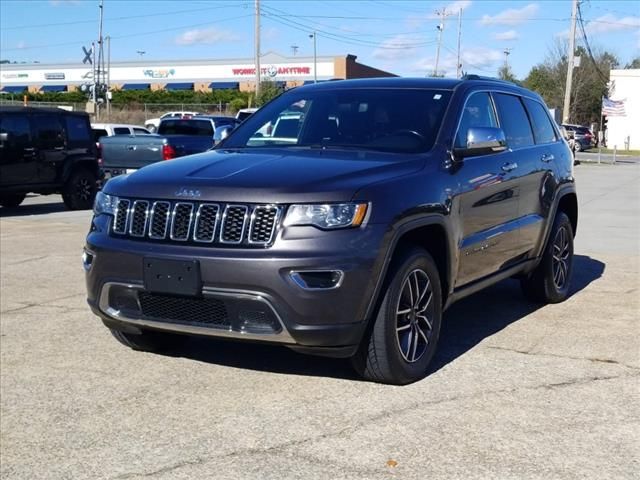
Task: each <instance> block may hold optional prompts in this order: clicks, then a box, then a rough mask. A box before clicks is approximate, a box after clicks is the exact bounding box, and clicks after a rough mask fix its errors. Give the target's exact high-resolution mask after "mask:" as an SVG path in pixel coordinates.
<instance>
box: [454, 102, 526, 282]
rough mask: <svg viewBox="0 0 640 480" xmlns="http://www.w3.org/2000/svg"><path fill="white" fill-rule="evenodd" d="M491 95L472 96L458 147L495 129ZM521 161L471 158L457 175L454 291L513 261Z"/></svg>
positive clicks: (505, 155)
mask: <svg viewBox="0 0 640 480" xmlns="http://www.w3.org/2000/svg"><path fill="white" fill-rule="evenodd" d="M497 126H498V119H497V115H496V112H495V108H494V104H493V101H492V99H491V96H490V94H489V93H488V92H475V93H472V94H471V96H470V97H468V98H467V101H466V103H465V105H464V107H463V111H462V112H461V116H460V117H459V127H458V131H457V133H456V137H455V146H456V147H465V146H466V138H467V131H468V129H469V128H472V127H497ZM516 170H517V160H516V158H515V155H514V153H513V152H510V151H505V152H499V153H494V154H489V155H481V156H476V157H467V158H465V159H464V161H463V162H461V165H460V167H459V168H458V170H457V171H456V172H455V175H456V176H457V179H458V195H456V200H455V202H456V203H457V205H456V204H454V205H453V208H456V209H457V210H458V211H459V214H460V215H459V218H460V219H461V224H460V226H459V228H460V230H461V232H460V233H461V238H460V244H459V250H460V260H459V264H458V276H457V280H456V286H458V287H459V286H462V285H464V284H467V283H470V282H472V281H474V280H478V279H480V278H482V277H485V276H487V275H490V274H492V273H494V272H496V271H498V270H500V269H501V268H503V267H505V266H506V265H508V264H509V262H510V261H512V260H513V259H514V257H515V255H516V254H515V253H514V251H515V249H516V245H517V241H518V225H517V216H518V178H517V172H516Z"/></svg>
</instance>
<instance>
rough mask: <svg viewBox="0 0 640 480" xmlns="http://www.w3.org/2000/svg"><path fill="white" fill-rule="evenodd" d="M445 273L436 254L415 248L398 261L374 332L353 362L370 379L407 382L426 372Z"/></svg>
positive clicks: (437, 328)
mask: <svg viewBox="0 0 640 480" xmlns="http://www.w3.org/2000/svg"><path fill="white" fill-rule="evenodd" d="M441 299H442V292H441V289H440V277H439V275H438V270H437V268H436V266H435V262H434V261H433V258H431V255H429V253H428V252H426V251H425V250H423V249H419V248H414V249H411V250H409V252H407V254H405V255H404V256H403V257H402V258H400V259H399V260H398V261H396V262H394V264H393V265H392V267H391V269H390V271H389V277H388V281H387V282H386V291H385V292H384V297H383V300H382V303H381V304H380V307H379V309H378V312H377V315H376V318H375V321H374V324H373V326H372V329H371V331H370V332H369V333H368V334H367V335H366V336H365V337H364V338H363V340H362V344H361V346H360V349H359V351H358V353H357V354H356V355H355V356H354V357H353V359H352V364H353V366H354V368H355V369H356V371H358V373H359V374H360V375H362V376H363V377H364V378H366V379H368V380H372V381H375V382H380V383H389V384H396V385H403V384H407V383H411V382H415V381H416V380H419V379H421V378H423V377H425V376H426V374H427V371H428V370H427V369H428V366H429V363H430V362H431V359H432V358H433V355H434V353H435V351H436V344H437V342H438V337H439V335H440V324H441V319H442V305H441V301H442V300H441Z"/></svg>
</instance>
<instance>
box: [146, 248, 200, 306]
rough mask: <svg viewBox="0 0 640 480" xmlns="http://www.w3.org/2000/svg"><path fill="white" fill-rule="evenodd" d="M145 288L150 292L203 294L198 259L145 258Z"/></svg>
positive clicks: (193, 295)
mask: <svg viewBox="0 0 640 480" xmlns="http://www.w3.org/2000/svg"><path fill="white" fill-rule="evenodd" d="M143 262H144V263H143V272H144V288H145V289H146V290H147V291H149V292H154V293H168V294H171V295H183V296H190V297H195V296H199V295H201V294H202V277H201V276H200V262H198V261H197V260H169V259H165V258H152V257H145V258H144V259H143Z"/></svg>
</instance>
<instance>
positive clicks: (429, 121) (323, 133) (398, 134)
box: [222, 88, 451, 153]
mask: <svg viewBox="0 0 640 480" xmlns="http://www.w3.org/2000/svg"><path fill="white" fill-rule="evenodd" d="M450 97H451V92H450V91H447V90H426V89H389V88H384V89H383V88H352V89H335V90H306V91H305V90H301V91H300V90H298V91H296V90H292V91H290V92H289V93H286V94H284V95H281V96H280V97H278V98H277V99H276V100H274V101H273V102H271V103H269V104H267V105H266V106H264V107H263V108H261V109H260V110H258V111H257V112H256V113H254V114H253V115H252V116H251V117H249V118H248V119H247V120H245V121H244V123H242V124H241V125H240V126H239V127H238V128H237V130H236V131H235V132H234V133H233V134H232V135H231V136H229V137H228V138H227V140H225V142H224V143H223V146H222V148H259V147H273V146H278V147H316V148H358V149H364V150H380V151H388V152H398V153H401V152H424V151H426V150H429V149H430V148H431V147H432V146H433V143H434V142H435V138H436V135H437V133H438V130H439V128H440V123H441V121H442V117H443V115H444V112H445V109H446V107H447V104H448V103H449V98H450Z"/></svg>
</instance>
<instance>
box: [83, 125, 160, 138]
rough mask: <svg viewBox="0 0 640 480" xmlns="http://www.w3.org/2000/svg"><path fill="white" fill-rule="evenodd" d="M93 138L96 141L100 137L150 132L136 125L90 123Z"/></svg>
mask: <svg viewBox="0 0 640 480" xmlns="http://www.w3.org/2000/svg"><path fill="white" fill-rule="evenodd" d="M91 130H92V131H93V138H94V139H95V141H96V142H97V141H98V140H100V137H113V136H114V135H149V134H150V133H151V132H150V131H149V130H147V129H146V128H144V127H139V126H138V125H126V124H121V123H92V124H91Z"/></svg>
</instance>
